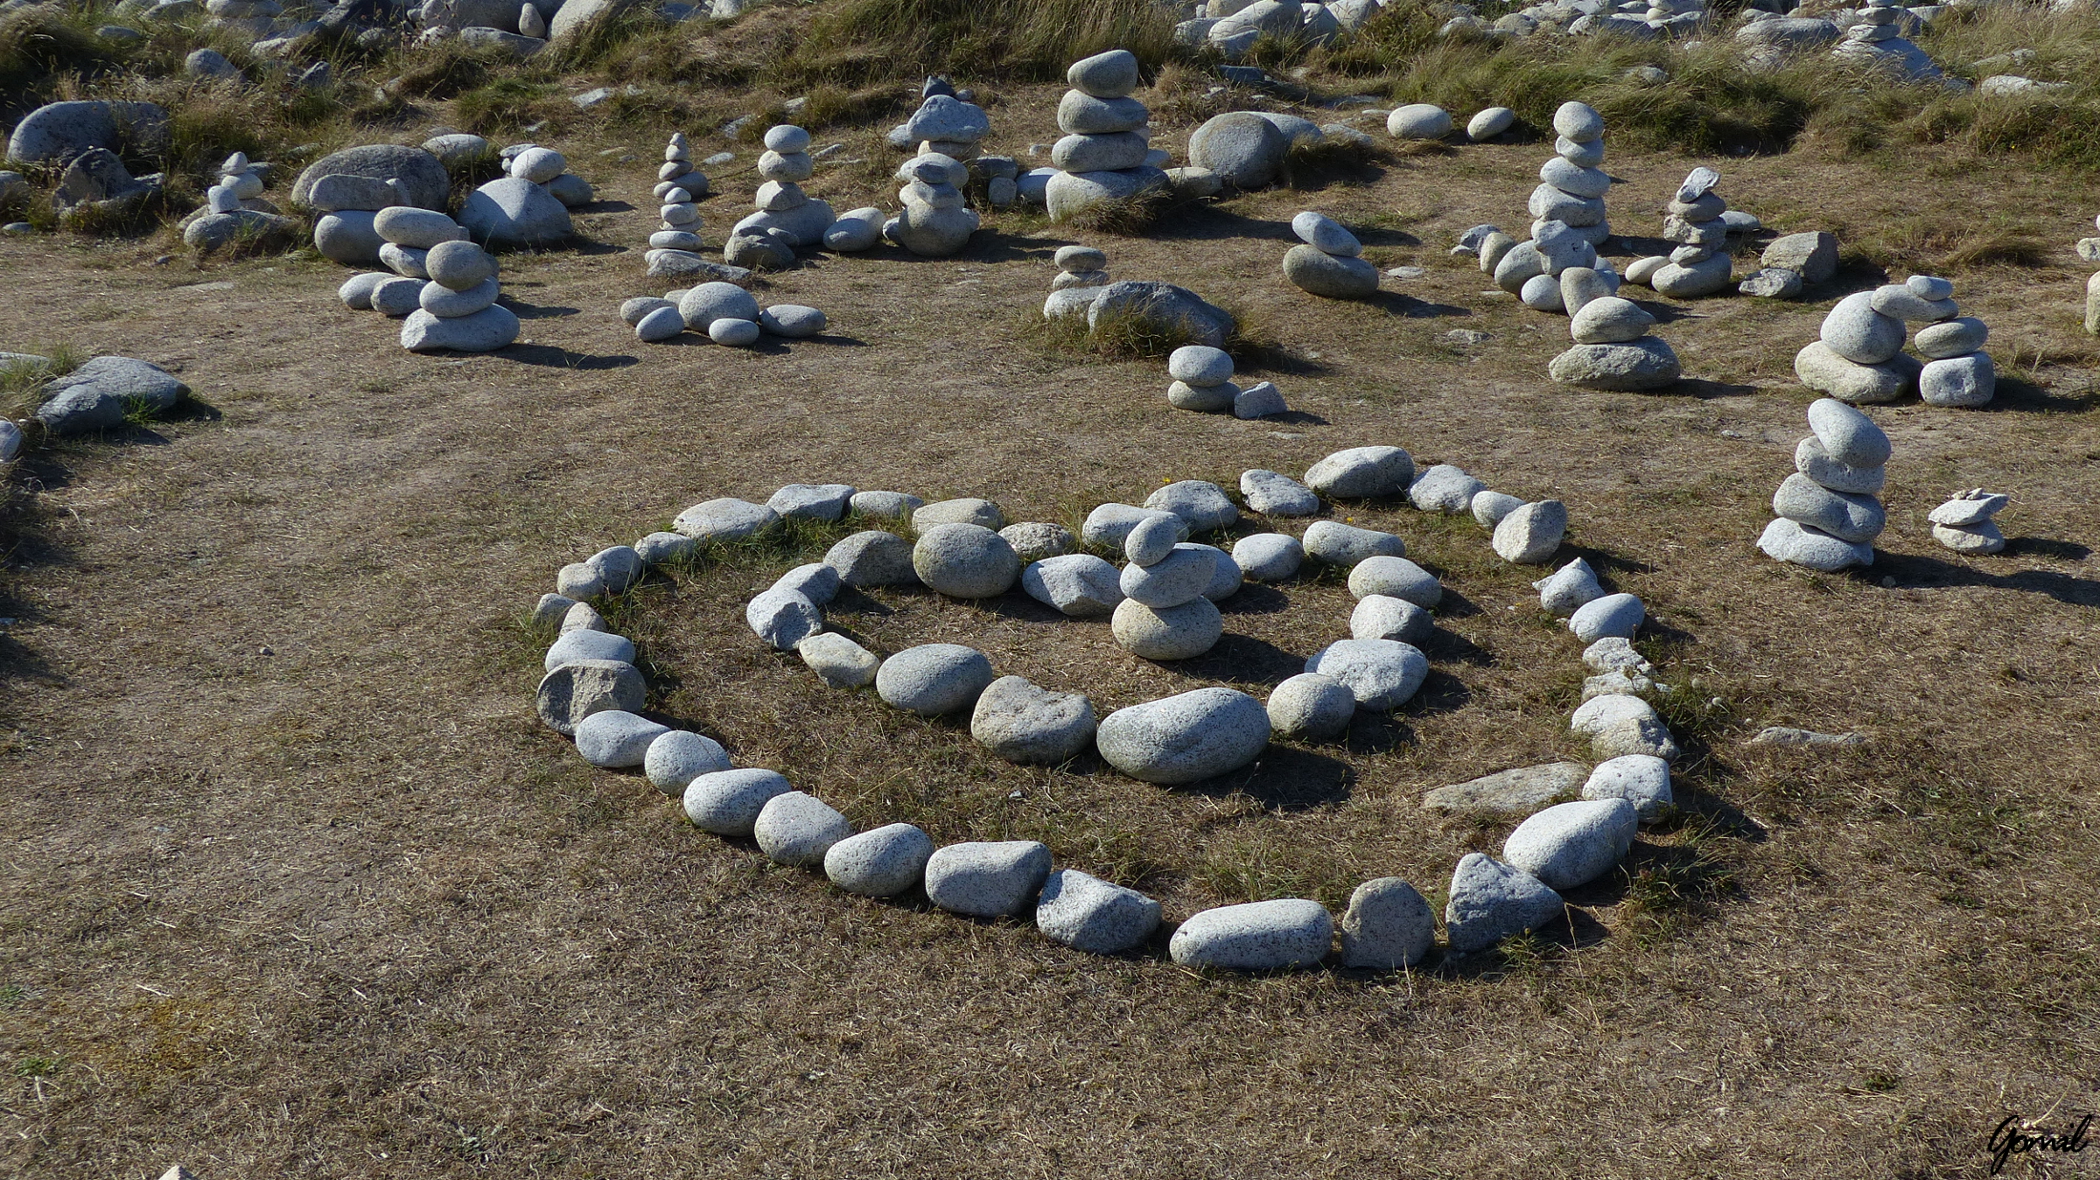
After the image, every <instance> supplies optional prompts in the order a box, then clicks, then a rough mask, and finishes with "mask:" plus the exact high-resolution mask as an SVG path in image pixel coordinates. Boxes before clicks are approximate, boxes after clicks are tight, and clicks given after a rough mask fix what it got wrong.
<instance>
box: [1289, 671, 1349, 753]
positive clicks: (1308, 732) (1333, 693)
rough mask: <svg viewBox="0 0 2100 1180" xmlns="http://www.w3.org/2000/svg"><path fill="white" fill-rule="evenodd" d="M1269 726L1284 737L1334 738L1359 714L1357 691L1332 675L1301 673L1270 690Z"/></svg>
mask: <svg viewBox="0 0 2100 1180" xmlns="http://www.w3.org/2000/svg"><path fill="white" fill-rule="evenodd" d="M1268 711H1269V727H1270V729H1271V730H1272V731H1273V732H1275V733H1277V734H1280V735H1282V736H1284V737H1296V738H1312V739H1321V738H1331V737H1335V736H1337V735H1339V734H1340V733H1341V732H1342V731H1343V730H1345V729H1347V728H1349V722H1350V721H1351V720H1353V719H1354V718H1355V716H1356V694H1355V693H1353V692H1351V691H1349V686H1348V685H1346V684H1343V683H1342V682H1341V681H1339V680H1336V679H1335V678H1334V677H1332V676H1322V675H1320V674H1318V673H1316V672H1301V673H1299V674H1298V675H1296V676H1293V677H1291V678H1289V679H1287V680H1285V681H1284V682H1283V683H1282V684H1279V685H1277V686H1276V687H1275V689H1274V690H1272V691H1271V692H1270V693H1269V703H1268Z"/></svg>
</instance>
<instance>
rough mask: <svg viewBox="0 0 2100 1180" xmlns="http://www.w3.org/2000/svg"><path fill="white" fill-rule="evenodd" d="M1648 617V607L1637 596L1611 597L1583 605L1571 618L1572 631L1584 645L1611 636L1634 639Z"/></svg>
mask: <svg viewBox="0 0 2100 1180" xmlns="http://www.w3.org/2000/svg"><path fill="white" fill-rule="evenodd" d="M1647 617H1648V608H1647V607H1646V606H1644V605H1642V603H1641V600H1640V599H1639V598H1637V597H1635V596H1634V595H1631V594H1607V595H1605V596H1604V597H1602V598H1596V599H1592V600H1591V601H1589V602H1585V603H1583V604H1582V606H1580V607H1579V608H1577V609H1576V611H1575V613H1574V614H1572V615H1570V616H1568V630H1570V631H1573V632H1574V633H1575V638H1577V639H1580V640H1582V641H1583V642H1584V643H1595V642H1597V641H1598V640H1599V639H1604V638H1607V637H1610V636H1616V637H1618V638H1620V639H1632V638H1633V636H1634V634H1635V632H1638V631H1639V630H1640V629H1641V622H1642V621H1643V620H1644V619H1646V618H1647Z"/></svg>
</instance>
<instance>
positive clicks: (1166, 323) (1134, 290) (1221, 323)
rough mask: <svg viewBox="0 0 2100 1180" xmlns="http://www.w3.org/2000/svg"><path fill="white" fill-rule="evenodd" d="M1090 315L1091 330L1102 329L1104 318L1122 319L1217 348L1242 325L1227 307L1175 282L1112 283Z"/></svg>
mask: <svg viewBox="0 0 2100 1180" xmlns="http://www.w3.org/2000/svg"><path fill="white" fill-rule="evenodd" d="M1086 318H1087V329H1088V331H1090V332H1098V331H1100V330H1101V325H1102V324H1103V322H1104V321H1109V322H1113V321H1118V320H1120V321H1126V322H1135V323H1138V324H1142V325H1143V326H1144V327H1145V328H1146V329H1147V330H1149V331H1151V332H1153V333H1155V334H1157V335H1159V336H1164V337H1168V338H1179V339H1182V340H1185V341H1186V342H1187V343H1190V344H1207V345H1209V346H1211V347H1213V348H1217V347H1220V346H1222V345H1224V343H1225V342H1226V341H1227V340H1228V339H1230V338H1231V336H1232V334H1233V333H1234V332H1235V331H1237V330H1238V328H1239V325H1238V323H1237V322H1236V321H1235V320H1234V319H1233V318H1232V315H1231V314H1230V313H1229V312H1227V311H1225V310H1224V309H1223V308H1220V307H1216V306H1213V305H1212V304H1210V303H1209V302H1207V301H1205V300H1204V299H1203V298H1202V297H1201V296H1199V295H1197V294H1196V293H1195V292H1193V291H1190V290H1187V289H1186V288H1183V287H1177V286H1174V285H1173V284H1171V283H1155V282H1133V281H1124V282H1118V283H1110V284H1109V285H1108V286H1107V287H1104V288H1102V291H1101V294H1100V295H1098V296H1096V297H1095V299H1094V301H1093V302H1092V303H1090V304H1088V305H1087V312H1086Z"/></svg>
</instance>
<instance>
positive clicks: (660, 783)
mask: <svg viewBox="0 0 2100 1180" xmlns="http://www.w3.org/2000/svg"><path fill="white" fill-rule="evenodd" d="M728 769H729V751H727V750H724V749H723V748H722V743H720V742H718V741H716V740H715V739H713V738H711V737H708V736H707V735H705V734H699V733H694V732H692V731H691V730H685V729H673V730H667V731H666V732H664V733H663V734H661V735H659V736H658V737H657V739H656V740H655V741H653V742H650V743H649V751H648V753H647V754H646V755H644V756H643V758H642V773H643V774H645V775H647V776H648V777H649V782H650V784H651V785H653V786H655V787H656V789H657V790H659V791H662V792H663V793H664V794H666V795H671V796H679V797H682V796H683V795H684V794H685V789H686V787H688V786H690V785H691V784H692V781H693V780H694V779H696V778H699V777H700V776H701V775H703V774H713V773H714V772H716V771H718V770H728Z"/></svg>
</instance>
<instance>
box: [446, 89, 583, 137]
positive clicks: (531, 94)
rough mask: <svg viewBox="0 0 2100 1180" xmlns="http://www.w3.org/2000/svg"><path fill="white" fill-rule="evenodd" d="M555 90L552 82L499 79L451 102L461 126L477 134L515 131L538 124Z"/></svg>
mask: <svg viewBox="0 0 2100 1180" xmlns="http://www.w3.org/2000/svg"><path fill="white" fill-rule="evenodd" d="M557 94H558V88H557V87H556V86H555V85H554V84H553V83H551V82H540V81H535V80H530V79H526V78H498V79H496V80H495V81H492V82H490V83H488V84H487V85H484V86H477V87H475V88H474V89H472V90H469V91H467V92H466V93H464V94H462V95H460V96H459V97H458V98H457V99H455V100H453V103H452V110H453V113H454V114H456V115H457V116H458V119H459V124H460V126H462V127H464V128H466V129H467V130H469V131H472V132H474V133H476V134H488V133H492V132H497V131H509V130H515V129H517V128H520V127H524V126H527V125H528V124H531V123H535V122H537V121H539V119H540V117H541V114H542V108H543V105H544V104H546V103H548V102H550V101H552V100H553V99H554V98H555V97H556V95H557Z"/></svg>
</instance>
